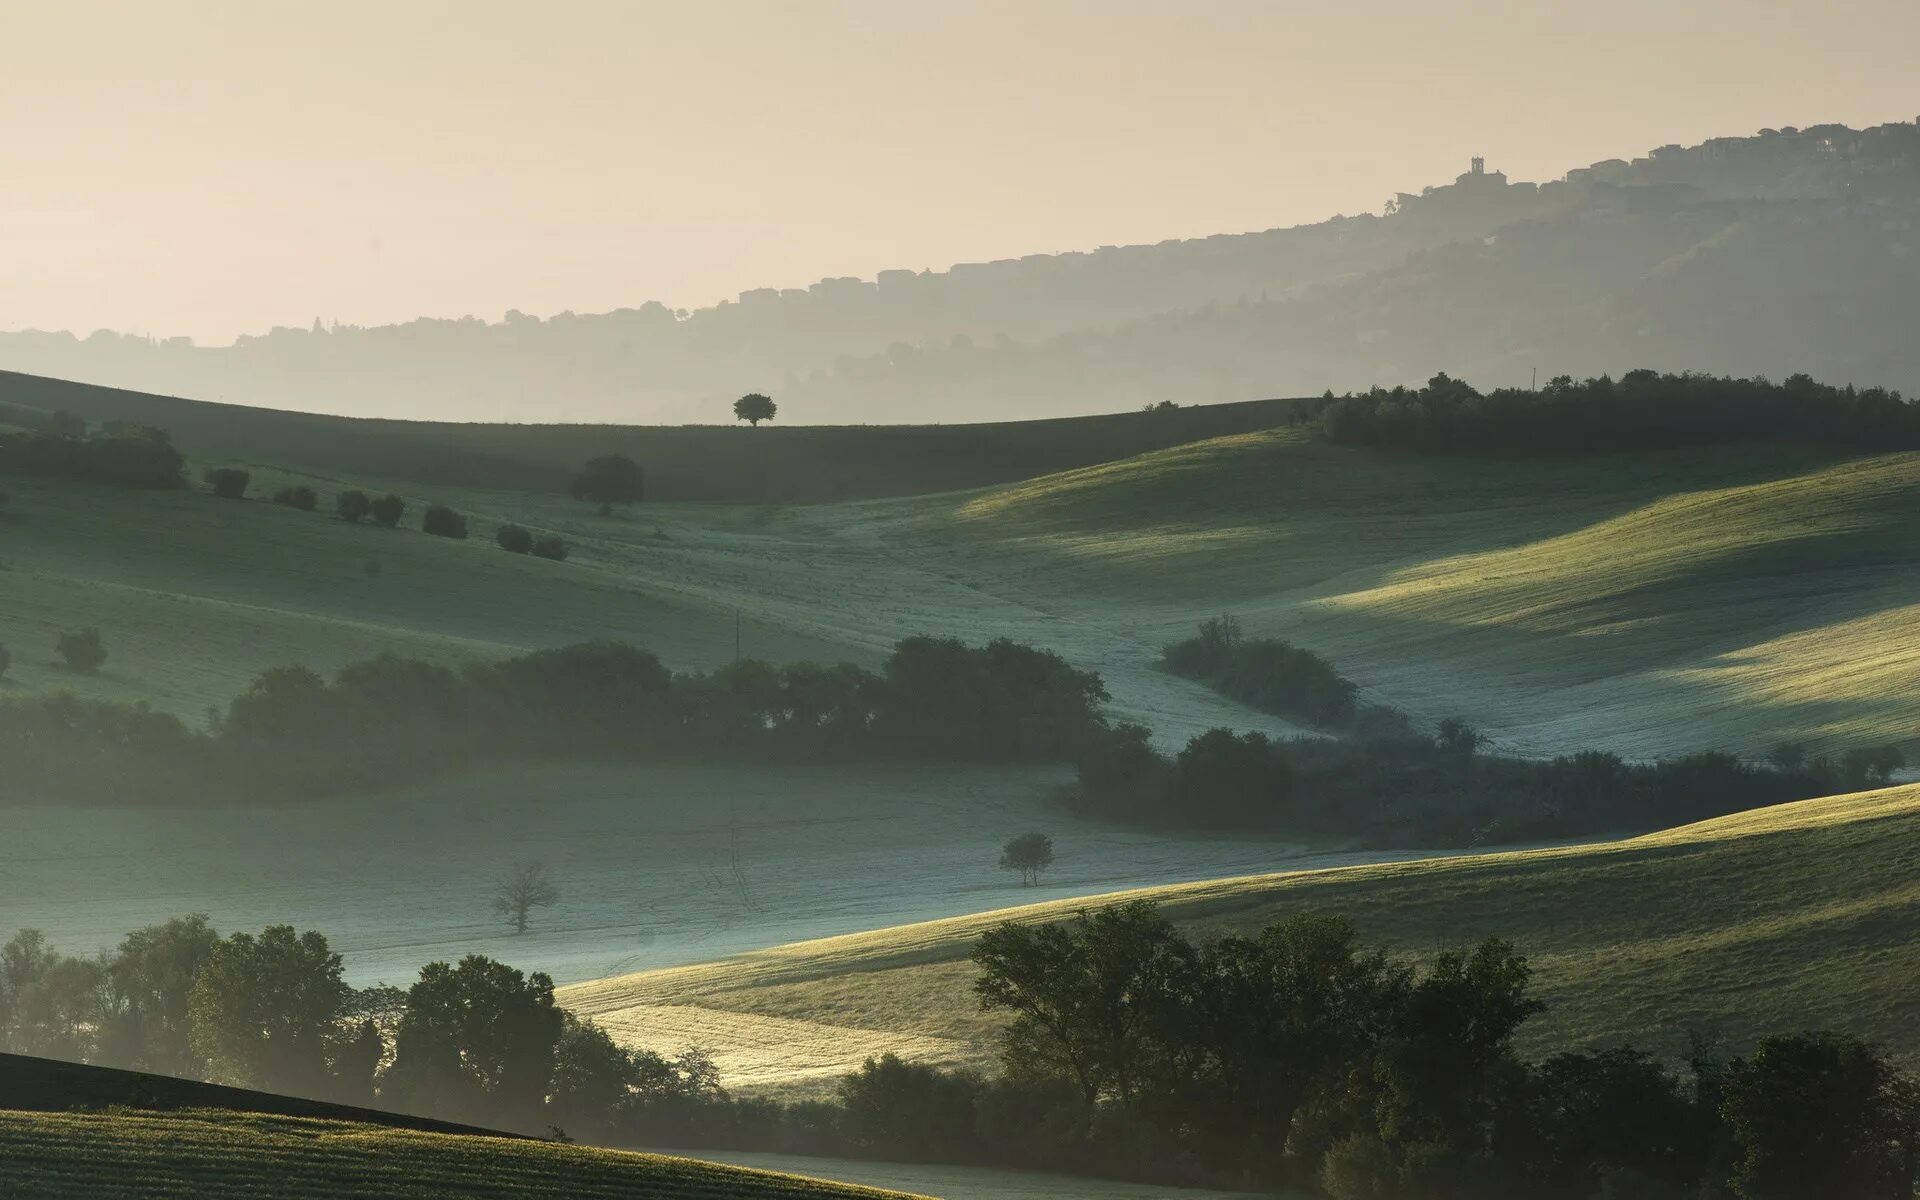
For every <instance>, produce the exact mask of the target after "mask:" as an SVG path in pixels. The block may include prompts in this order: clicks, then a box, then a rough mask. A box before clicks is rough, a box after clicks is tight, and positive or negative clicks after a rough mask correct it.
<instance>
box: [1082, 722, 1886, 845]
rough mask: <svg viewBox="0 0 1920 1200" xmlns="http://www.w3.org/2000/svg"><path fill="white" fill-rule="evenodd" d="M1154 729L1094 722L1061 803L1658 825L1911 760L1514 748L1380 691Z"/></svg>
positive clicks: (1879, 753)
mask: <svg viewBox="0 0 1920 1200" xmlns="http://www.w3.org/2000/svg"><path fill="white" fill-rule="evenodd" d="M1150 738H1151V735H1150V732H1149V731H1148V730H1147V729H1146V728H1145V727H1144V726H1140V725H1134V724H1119V725H1116V726H1113V727H1111V728H1109V729H1108V730H1106V731H1105V732H1104V733H1103V734H1101V735H1100V736H1099V737H1098V738H1097V739H1096V740H1095V741H1094V742H1093V743H1092V744H1091V748H1090V749H1089V750H1087V751H1086V752H1085V753H1083V754H1082V755H1081V757H1080V759H1079V769H1078V774H1077V776H1076V778H1075V780H1074V782H1073V783H1072V784H1071V785H1069V786H1068V788H1067V789H1066V791H1065V793H1064V798H1065V800H1066V803H1067V805H1068V807H1069V808H1071V809H1073V810H1074V811H1076V812H1079V813H1082V814H1083V815H1087V816H1093V817H1099V818H1104V819H1109V820H1119V821H1125V822H1129V823H1133V824H1140V825H1148V826H1152V827H1156V828H1162V829H1241V830H1255V831H1264V832H1270V833H1285V834H1288V835H1290V836H1336V837H1351V838H1358V839H1360V840H1361V841H1363V842H1365V843H1366V844H1369V845H1373V846H1379V847H1408V846H1421V847H1439V846H1469V845H1491V844H1499V843H1513V842H1522V841H1537V840H1548V839H1554V838H1564V837H1574V836H1580V835H1586V834H1595V833H1619V832H1624V831H1627V830H1634V829H1651V828H1660V827H1666V826H1672V825H1680V824H1685V823H1688V822H1691V821H1700V820H1705V819H1707V818H1709V817H1717V816H1724V815H1726V814H1728V813H1735V812H1744V811H1746V810H1748V809H1754V808H1764V807H1766V806H1768V805H1772V804H1784V803H1787V802H1789V801H1793V800H1806V799H1810V798H1812V797H1815V796H1829V795H1833V794H1836V793H1839V792H1850V791H1860V790H1863V789H1866V788H1872V787H1881V786H1884V785H1885V784H1886V783H1888V781H1889V779H1890V777H1891V775H1892V773H1893V771H1895V770H1897V769H1898V768H1900V767H1901V766H1904V765H1905V763H1906V757H1905V755H1904V754H1903V753H1902V752H1901V750H1900V749H1899V747H1897V746H1872V747H1856V748H1854V749H1851V750H1848V751H1847V752H1846V753H1845V754H1843V755H1841V756H1839V757H1837V758H1835V757H1832V756H1828V755H1810V754H1808V753H1807V752H1806V750H1805V748H1804V747H1801V746H1798V745H1795V744H1783V745H1782V746H1780V747H1777V748H1776V749H1775V750H1774V752H1773V753H1772V754H1771V755H1769V757H1768V759H1767V761H1765V762H1763V763H1748V762H1744V761H1742V760H1741V759H1739V758H1736V757H1735V756H1733V755H1731V754H1726V753H1722V752H1719V751H1705V752H1701V753H1697V754H1689V755H1684V756H1681V757H1677V758H1666V759H1661V760H1659V761H1657V762H1651V763H1630V762H1627V761H1626V760H1624V759H1622V758H1621V757H1620V756H1619V755H1617V754H1612V753H1608V752H1605V751H1600V750H1582V751H1579V752H1577V753H1573V754H1564V755H1560V756H1558V757H1556V758H1553V759H1550V760H1538V759H1524V758H1513V757H1507V756H1502V755H1496V754H1488V753H1486V752H1485V751H1484V746H1485V741H1486V739H1485V738H1484V737H1482V736H1481V734H1480V733H1479V732H1478V731H1477V730H1475V729H1474V728H1473V727H1472V726H1471V725H1468V724H1467V723H1466V722H1464V721H1461V720H1459V719H1457V718H1449V719H1447V720H1444V721H1441V722H1440V723H1439V726H1438V727H1437V728H1436V730H1435V731H1434V732H1432V733H1430V734H1428V733H1421V732H1419V731H1417V730H1416V729H1415V728H1414V726H1413V724H1412V723H1411V722H1410V721H1409V720H1408V719H1407V718H1406V716H1405V715H1404V714H1402V713H1400V712H1398V711H1397V710H1394V709H1391V708H1385V707H1376V706H1364V707H1363V708H1362V709H1361V710H1360V712H1359V715H1358V717H1357V719H1356V723H1355V724H1354V725H1353V726H1351V727H1350V732H1349V736H1346V737H1341V738H1318V737H1299V738H1287V739H1277V740H1276V739H1273V738H1269V737H1268V736H1267V735H1265V734H1263V733H1258V732H1250V733H1236V732H1235V731H1233V730H1231V729H1210V730H1207V731H1206V732H1204V733H1201V734H1198V735H1196V736H1195V737H1194V738H1192V739H1191V740H1189V741H1188V743H1187V744H1186V746H1185V747H1183V748H1182V749H1181V750H1180V752H1179V753H1178V754H1176V755H1173V756H1172V757H1168V756H1166V755H1164V754H1161V753H1160V752H1159V751H1157V750H1155V749H1154V747H1153V745H1152V743H1151V740H1150Z"/></svg>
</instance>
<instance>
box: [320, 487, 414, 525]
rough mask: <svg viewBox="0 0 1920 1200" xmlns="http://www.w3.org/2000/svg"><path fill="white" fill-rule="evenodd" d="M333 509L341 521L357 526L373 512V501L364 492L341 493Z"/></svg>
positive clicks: (335, 499) (334, 502)
mask: <svg viewBox="0 0 1920 1200" xmlns="http://www.w3.org/2000/svg"><path fill="white" fill-rule="evenodd" d="M333 508H334V511H335V512H337V513H339V514H340V519H341V520H343V521H348V522H352V523H355V524H357V523H359V522H360V521H363V520H365V519H366V518H367V516H368V515H369V514H370V513H372V512H373V499H372V497H370V496H368V495H367V494H366V493H365V492H362V491H347V492H341V493H340V494H339V495H338V496H336V497H334V501H333ZM395 519H396V520H398V519H399V518H397V517H396V518H395Z"/></svg>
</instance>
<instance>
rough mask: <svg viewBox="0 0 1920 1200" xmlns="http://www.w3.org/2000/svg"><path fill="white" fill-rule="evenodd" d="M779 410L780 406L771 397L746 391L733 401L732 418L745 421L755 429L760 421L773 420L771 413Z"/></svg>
mask: <svg viewBox="0 0 1920 1200" xmlns="http://www.w3.org/2000/svg"><path fill="white" fill-rule="evenodd" d="M779 410H780V406H779V405H777V404H775V403H774V402H773V400H772V398H771V397H768V396H762V395H761V394H760V393H759V392H748V393H747V394H746V395H744V396H742V397H740V398H739V399H738V400H735V401H734V402H733V419H734V420H736V421H745V422H747V423H748V424H749V425H752V426H753V427H754V428H756V429H757V428H759V426H760V422H762V421H771V420H773V414H774V413H776V412H778V411H779Z"/></svg>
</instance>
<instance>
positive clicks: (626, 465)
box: [569, 454, 646, 517]
mask: <svg viewBox="0 0 1920 1200" xmlns="http://www.w3.org/2000/svg"><path fill="white" fill-rule="evenodd" d="M569 490H570V493H571V494H572V496H573V498H574V499H575V500H589V501H592V502H593V503H595V504H598V505H599V506H600V515H601V516H603V517H605V516H610V515H612V513H613V506H614V505H616V504H637V503H639V502H640V501H641V500H644V499H646V479H645V476H644V475H643V474H642V472H641V470H640V464H639V463H637V462H634V461H633V460H632V459H631V458H628V457H627V456H626V455H624V454H606V455H602V456H600V457H599V458H590V459H588V460H587V462H586V465H585V466H583V467H581V468H580V473H579V474H578V475H575V476H574V477H573V486H572V487H571V488H570V489H569Z"/></svg>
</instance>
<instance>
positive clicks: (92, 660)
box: [54, 628, 107, 675]
mask: <svg viewBox="0 0 1920 1200" xmlns="http://www.w3.org/2000/svg"><path fill="white" fill-rule="evenodd" d="M54 649H56V650H58V651H59V652H60V657H61V659H62V660H63V661H64V662H65V663H66V664H67V668H68V669H69V670H73V671H79V672H81V673H82V674H85V675H91V674H93V673H94V672H95V671H98V670H99V669H100V664H102V663H104V662H106V661H107V648H106V647H105V646H104V645H102V644H101V642H100V631H99V630H98V629H93V628H87V629H74V630H70V631H68V632H66V633H63V634H61V635H60V638H59V640H58V641H56V642H55V643H54Z"/></svg>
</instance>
